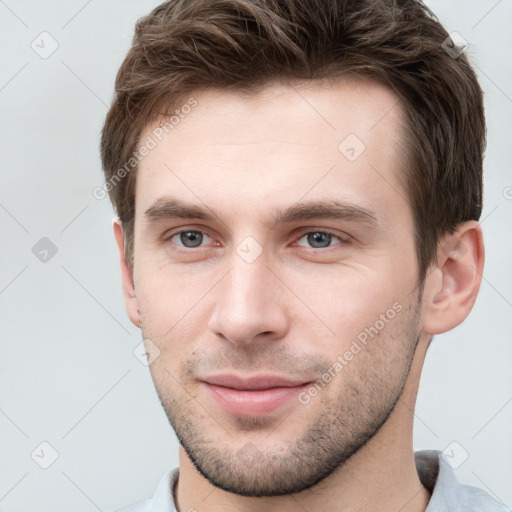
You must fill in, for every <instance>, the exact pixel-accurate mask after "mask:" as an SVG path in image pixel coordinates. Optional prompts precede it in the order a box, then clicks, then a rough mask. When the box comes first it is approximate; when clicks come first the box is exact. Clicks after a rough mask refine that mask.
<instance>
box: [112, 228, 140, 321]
mask: <svg viewBox="0 0 512 512" xmlns="http://www.w3.org/2000/svg"><path fill="white" fill-rule="evenodd" d="M113 228H114V236H115V239H116V243H117V248H118V251H119V264H120V267H121V278H122V281H123V295H124V302H125V306H126V312H127V313H128V316H129V317H130V320H131V321H132V323H133V324H134V325H135V326H136V327H140V326H141V319H140V313H139V308H138V304H137V295H136V293H135V285H134V281H133V273H132V270H131V268H130V266H129V265H128V261H127V259H126V254H125V250H124V230H123V226H122V224H121V221H120V220H119V219H115V220H114V222H113Z"/></svg>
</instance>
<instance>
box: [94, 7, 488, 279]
mask: <svg viewBox="0 0 512 512" xmlns="http://www.w3.org/2000/svg"><path fill="white" fill-rule="evenodd" d="M448 37H449V36H448V33H447V32H446V30H445V29H444V28H443V27H442V25H441V24H440V23H439V21H438V19H437V18H436V17H435V15H434V14H433V13H432V11H431V10H430V9H429V8H428V7H426V6H425V5H424V4H423V3H422V2H420V1H419V0H171V1H168V2H165V3H163V4H162V5H160V6H158V7H156V8H155V9H154V10H153V11H152V12H151V13H150V14H149V15H148V16H146V17H144V18H141V19H140V20H138V22H137V24H136V28H135V35H134V38H133V43H132V47H131V49H130V50H129V52H128V54H127V56H126V58H125V60H124V62H123V64H122V65H121V68H120V69H119V72H118V74H117V78H116V83H115V97H114V100H113V102H112V105H111V107H110V110H109V112H108V114H107V117H106V120H105V124H104V127H103V131H102V138H101V158H102V163H103V169H104V172H105V176H106V179H107V183H111V184H112V183H113V182H112V179H113V178H115V177H116V172H118V171H119V170H120V169H121V168H122V167H123V166H125V164H126V162H128V161H129V159H130V158H131V157H132V156H133V154H134V152H135V151H136V149H137V146H138V144H139V143H140V136H141V133H142V130H143V129H144V128H145V127H146V126H148V125H149V124H150V123H152V122H154V121H155V120H156V119H158V118H159V116H160V115H164V116H170V115H172V112H171V110H172V109H173V108H175V107H176V106H177V105H179V102H180V101H183V98H185V97H186V95H187V94H189V95H190V94H191V93H192V92H193V91H197V90H199V89H205V88H209V87H216V88H219V87H220V88H231V89H235V90H237V91H243V92H248V93H251V92H255V91H257V90H258V89H259V88H261V87H264V86H265V85H266V84H268V83H270V82H276V81H284V82H286V81H287V80H314V79H322V78H335V77H337V76H343V75H345V74H352V75H354V74H355V75H357V76H359V77H361V79H365V78H372V79H376V80H378V81H379V82H381V83H383V84H385V85H387V86H389V87H391V89H392V90H393V91H394V92H395V93H396V94H397V95H398V97H399V98H400V100H401V103H402V106H403V108H404V111H405V113H406V117H407V119H406V121H407V126H406V137H405V138H406V140H404V150H405V151H407V161H408V165H407V168H406V169H404V172H403V175H402V178H403V182H404V186H405V189H406V190H407V193H408V195H409V200H410V203H411V207H412V210H413V215H414V222H415V243H416V252H417V257H418V263H419V272H420V279H423V278H424V277H425V275H426V271H427V268H428V266H429V265H430V264H431V263H432V261H434V260H435V258H436V251H437V245H438V243H439V240H440V238H441V237H442V236H443V235H444V234H446V233H451V232H453V231H454V230H455V229H456V227H457V225H458V224H460V223H462V222H464V221H467V220H478V219H479V218H480V215H481V211H482V163H483V153H484V150H485V144H486V140H485V139H486V128H485V117H484V109H483V94H482V90H481V88H480V86H479V84H478V81H477V79H476V76H475V73H474V71H473V70H472V68H471V67H470V65H469V63H468V60H467V58H466V56H465V54H464V53H460V55H457V53H458V52H457V53H453V52H448V51H447V49H449V46H447V44H446V41H450V40H449V39H447V38H448ZM125 169H126V167H125ZM124 174H126V177H124ZM124 174H123V179H121V180H119V181H118V182H117V183H115V186H111V187H109V189H108V191H109V194H110V198H111V200H112V202H113V204H114V206H115V208H116V212H117V214H118V216H119V219H120V221H121V223H122V225H123V228H124V231H125V253H126V256H127V259H128V261H129V263H130V266H132V265H133V234H134V215H135V180H136V166H135V167H134V168H133V171H132V172H126V173H124Z"/></svg>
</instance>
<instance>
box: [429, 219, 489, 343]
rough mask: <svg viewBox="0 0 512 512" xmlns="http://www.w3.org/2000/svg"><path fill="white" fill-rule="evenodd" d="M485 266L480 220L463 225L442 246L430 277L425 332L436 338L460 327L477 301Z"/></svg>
mask: <svg viewBox="0 0 512 512" xmlns="http://www.w3.org/2000/svg"><path fill="white" fill-rule="evenodd" d="M483 266H484V244H483V236H482V229H481V227H480V224H478V222H476V221H468V222H465V223H463V224H461V225H460V226H459V228H458V229H457V230H456V231H455V232H454V233H452V234H451V235H449V236H447V237H445V238H444V239H443V241H442V242H441V243H440V244H439V248H438V252H437V263H436V264H435V268H434V269H431V271H430V272H429V274H428V277H427V278H426V283H425V289H424V294H423V304H424V309H423V330H424V332H426V333H427V334H430V335H434V334H440V333H442V332H446V331H449V330H450V329H453V328H454V327H456V326H457V325H459V324H460V323H461V322H462V321H463V320H464V319H465V318H466V317H467V316H468V314H469V312H470V311H471V309H472V308H473V305H474V303H475V300H476V296H477V293H478V290H479V288H480V283H481V280H482V271H483Z"/></svg>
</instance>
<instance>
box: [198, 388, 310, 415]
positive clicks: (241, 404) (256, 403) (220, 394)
mask: <svg viewBox="0 0 512 512" xmlns="http://www.w3.org/2000/svg"><path fill="white" fill-rule="evenodd" d="M203 384H204V387H205V388H206V390H207V391H208V393H209V394H210V395H211V396H212V398H213V399H214V400H215V401H216V402H217V404H219V405H220V406H221V407H222V408H223V409H224V410H226V411H227V412H230V413H233V414H239V415H242V416H261V415H263V414H268V413H270V412H272V411H274V410H276V409H277V408H278V407H280V406H281V405H283V404H285V403H286V402H288V401H290V400H291V399H293V398H295V397H296V396H297V395H298V394H299V393H300V392H301V391H302V390H304V389H305V388H306V387H307V386H309V383H306V384H302V385H300V386H293V387H278V388H270V389H260V390H257V391H241V390H238V389H233V388H225V387H223V386H216V385H215V384H209V383H207V382H203Z"/></svg>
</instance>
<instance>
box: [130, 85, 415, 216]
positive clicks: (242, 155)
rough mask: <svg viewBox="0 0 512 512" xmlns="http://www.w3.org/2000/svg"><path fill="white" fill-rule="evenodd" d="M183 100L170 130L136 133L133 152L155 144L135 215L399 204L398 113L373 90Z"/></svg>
mask: <svg viewBox="0 0 512 512" xmlns="http://www.w3.org/2000/svg"><path fill="white" fill-rule="evenodd" d="M191 98H193V100H192V102H191V101H189V104H194V107H193V108H183V109H182V110H181V111H180V112H177V115H176V116H175V119H174V121H173V123H169V122H167V124H165V123H166V120H162V121H160V123H164V127H167V128H166V130H165V131H162V130H161V129H160V130H159V131H155V130H158V123H154V124H152V125H150V126H148V127H146V129H145V130H144V131H143V133H142V136H141V139H140V140H141V144H144V143H145V141H147V140H149V139H152V140H154V142H155V144H154V147H153V148H152V149H151V150H150V151H149V153H148V154H147V156H146V157H145V158H144V159H143V160H142V161H141V162H140V164H139V169H138V175H137V185H136V205H137V206H136V215H140V213H141V212H143V211H145V210H146V209H147V208H149V207H151V205H152V204H153V203H154V201H156V200H158V199H159V198H160V197H163V196H166V195H167V196H173V197H180V198H184V199H186V200H187V201H188V202H194V203H198V202H203V203H204V204H206V205H208V204H212V205H213V206H215V208H217V209H218V208H222V207H225V208H226V209H227V210H229V211H230V212H231V213H233V212H236V211H238V210H239V209H243V208H244V207H245V209H246V208H247V206H249V205H251V206H252V207H253V208H254V211H255V212H257V211H259V212H260V213H261V210H262V209H263V208H264V207H265V206H267V205H268V206H270V207H278V206H283V207H284V206H286V204H289V203H291V202H297V201H299V200H300V199H301V197H305V196H306V195H307V196H308V199H315V198H316V199H321V198H324V197H327V196H329V197H330V198H331V199H333V198H335V199H347V200H349V201H350V202H358V203H360V204H362V205H363V206H367V207H371V206H374V205H377V206H379V204H378V203H380V206H381V208H386V207H387V206H393V205H395V206H396V203H397V199H398V200H399V201H400V202H401V203H404V202H406V200H405V192H404V191H402V187H401V174H400V173H401V172H402V168H403V161H404V156H405V154H404V144H403V125H404V124H405V118H404V113H403V110H402V107H401V104H400V101H399V98H398V97H397V96H396V95H395V94H394V93H393V92H392V91H391V90H390V89H388V88H387V87H385V86H384V85H382V84H380V83H378V82H376V81H372V80H365V81H362V80H355V79H344V80H340V81H338V82H337V83H335V84H334V83H332V82H330V83H327V82H325V81H323V82H320V81H316V82H296V83H294V84H288V85H285V84H271V85H267V86H266V87H264V88H262V89H261V90H260V91H258V92H257V93H254V94H244V93H240V92H236V91H230V90H218V89H207V90H202V91H196V92H195V93H192V94H191ZM185 103H187V99H185V100H184V102H183V104H185ZM178 110H180V108H179V107H178ZM155 133H157V135H158V136H156V135H155ZM152 146H153V144H152ZM386 203H387V204H386ZM399 206H400V205H399ZM405 206H406V205H404V204H402V205H401V207H405Z"/></svg>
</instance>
